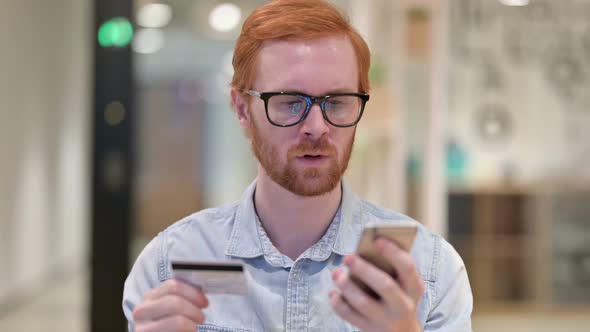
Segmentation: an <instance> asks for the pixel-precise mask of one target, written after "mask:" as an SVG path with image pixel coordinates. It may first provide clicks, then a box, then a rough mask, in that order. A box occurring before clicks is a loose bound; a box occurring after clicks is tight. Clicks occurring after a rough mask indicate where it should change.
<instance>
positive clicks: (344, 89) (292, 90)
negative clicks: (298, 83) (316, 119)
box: [277, 88, 357, 97]
mask: <svg viewBox="0 0 590 332" xmlns="http://www.w3.org/2000/svg"><path fill="white" fill-rule="evenodd" d="M277 91H283V92H287V93H297V94H302V95H306V96H312V95H311V94H309V93H307V92H304V91H300V90H295V89H284V90H277ZM356 92H357V91H355V89H348V88H341V89H334V90H330V91H328V92H325V93H323V94H321V96H329V95H332V94H335V93H356ZM316 97H319V96H316Z"/></svg>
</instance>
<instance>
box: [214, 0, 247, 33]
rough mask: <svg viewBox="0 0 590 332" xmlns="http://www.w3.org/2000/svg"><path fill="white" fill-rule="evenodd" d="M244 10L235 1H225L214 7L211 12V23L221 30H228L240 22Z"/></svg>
mask: <svg viewBox="0 0 590 332" xmlns="http://www.w3.org/2000/svg"><path fill="white" fill-rule="evenodd" d="M241 18H242V11H241V10H240V7H238V6H236V5H234V4H233V3H223V4H221V5H218V6H216V7H215V8H213V10H212V11H211V13H210V14H209V24H210V25H211V27H212V28H213V29H215V30H216V31H219V32H228V31H230V30H232V29H234V28H235V27H237V26H238V24H239V23H240V19H241Z"/></svg>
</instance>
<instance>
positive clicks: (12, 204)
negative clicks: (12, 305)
mask: <svg viewBox="0 0 590 332" xmlns="http://www.w3.org/2000/svg"><path fill="white" fill-rule="evenodd" d="M90 4H91V2H90V1H89V0H52V1H42V0H2V2H1V3H0V115H1V116H0V267H1V268H2V271H3V273H0V304H3V303H7V302H10V301H12V300H16V299H18V298H20V297H21V295H22V294H23V293H28V292H31V293H32V292H34V291H36V290H40V289H43V287H44V282H46V281H49V280H51V279H53V278H55V277H56V276H62V275H67V274H68V272H70V271H75V270H77V269H80V267H82V266H83V264H85V262H86V258H87V256H88V250H87V248H88V245H87V242H88V238H89V237H88V234H87V232H88V227H89V217H88V215H89V203H88V202H89V192H90V190H89V189H90V187H89V183H90V182H89V174H90V173H89V171H90V170H89V165H90V163H89V161H90V160H89V158H90V153H89V147H90V146H91V145H90V137H91V136H90V133H89V128H90V126H89V120H90V112H91V108H90V75H91V67H90V64H91V58H90V55H91V52H90V51H91V49H90V47H91V43H90V40H91V39H90V37H91V36H90V31H91V27H92V26H91V24H92V20H91V15H90V14H91V6H90Z"/></svg>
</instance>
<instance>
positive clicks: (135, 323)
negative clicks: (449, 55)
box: [123, 0, 472, 332]
mask: <svg viewBox="0 0 590 332" xmlns="http://www.w3.org/2000/svg"><path fill="white" fill-rule="evenodd" d="M369 59H370V53H369V50H368V47H367V45H366V43H365V42H364V41H363V39H362V38H361V37H360V35H359V34H358V33H357V32H356V31H355V30H354V29H353V28H352V27H351V26H350V24H349V23H348V22H347V21H346V19H345V18H344V17H343V16H342V15H341V14H340V13H339V12H338V10H336V9H335V8H334V7H332V6H331V5H329V4H327V3H325V2H323V1H318V0H278V1H273V2H271V3H268V4H266V5H264V6H262V7H260V8H258V9H257V10H255V11H254V12H253V13H252V14H251V15H250V16H249V17H248V19H247V20H246V21H245V23H244V25H243V27H242V32H241V35H240V37H239V39H238V41H237V44H236V48H235V53H234V59H233V65H234V70H235V74H234V79H233V81H232V88H231V98H232V105H233V108H234V110H235V111H236V114H237V117H238V120H239V122H240V124H241V126H242V127H243V128H244V129H245V131H246V133H247V136H248V137H249V139H250V140H251V144H252V150H253V151H254V153H255V155H256V157H257V159H258V161H259V167H258V177H257V178H256V180H255V181H254V183H252V185H250V187H249V188H248V189H247V190H246V192H245V193H244V195H243V198H242V200H241V201H240V202H238V203H236V204H230V205H225V206H221V207H218V208H214V209H208V210H204V211H201V212H198V213H196V214H193V215H192V216H189V217H187V218H185V219H183V220H181V221H179V222H177V223H175V224H174V225H172V226H170V227H169V228H168V229H166V230H165V231H163V232H162V233H160V234H159V235H158V236H157V237H156V238H155V239H153V240H152V241H151V243H150V244H149V245H148V246H147V247H146V248H145V249H144V251H143V252H142V253H141V255H140V256H139V258H138V259H137V262H136V263H135V265H134V267H133V270H132V271H131V273H130V275H129V277H128V279H127V281H126V283H125V291H124V299H123V308H124V312H125V315H126V316H127V319H128V320H129V328H130V330H134V331H137V332H140V331H141V332H147V331H195V330H196V329H197V326H198V330H199V331H357V330H359V329H360V330H363V331H397V332H402V331H403V332H412V331H439V332H441V331H449V332H450V331H453V332H454V331H470V330H471V320H470V316H471V311H472V296H471V290H470V286H469V282H468V279H467V274H466V272H465V268H464V265H463V263H462V261H461V258H460V257H459V256H458V255H457V253H456V252H455V251H454V250H453V248H452V247H451V246H450V245H449V244H448V243H447V242H445V241H444V240H443V239H442V238H441V237H439V236H436V235H433V234H431V233H429V232H428V231H427V230H426V229H425V228H424V227H422V226H421V225H419V224H417V223H416V222H414V221H412V220H411V219H409V218H408V217H405V216H403V215H400V214H397V213H394V212H391V211H387V210H384V209H381V208H379V207H376V206H374V205H371V204H369V203H367V202H365V201H362V200H361V199H360V198H358V197H357V196H356V195H355V194H354V193H352V192H351V191H350V189H349V188H348V187H347V186H346V185H345V184H343V183H342V175H343V174H344V171H345V170H346V167H347V164H348V160H349V157H350V153H351V150H352V145H353V141H354V134H355V125H356V124H357V122H358V121H359V120H360V118H361V116H362V113H363V110H364V105H365V103H366V102H367V100H368V95H366V93H367V92H368V90H369V86H368V85H369V84H368V70H369ZM326 96H329V97H326ZM369 222H387V223H408V222H412V223H415V224H417V227H418V234H417V237H416V240H415V242H414V246H413V248H412V251H411V254H408V253H406V252H404V251H402V250H401V249H400V248H398V247H397V246H396V245H395V244H394V243H392V242H389V241H386V240H384V239H378V240H377V241H376V242H375V246H376V247H377V249H378V250H379V251H380V253H381V254H382V255H384V256H385V257H386V258H387V259H388V260H389V262H390V263H391V265H392V266H393V267H394V268H395V269H396V270H397V271H398V277H397V278H393V277H391V276H390V275H388V274H386V273H384V272H382V271H381V270H378V269H377V268H375V267H374V266H372V265H371V264H369V263H368V262H366V261H364V260H363V259H361V258H360V257H359V256H357V255H354V250H355V247H356V244H357V242H358V240H359V236H360V234H361V232H362V229H363V227H364V225H366V224H367V223H369ZM173 259H183V260H240V261H242V262H243V263H244V264H245V266H246V274H247V280H248V294H247V295H245V296H237V295H211V294H204V293H203V291H202V290H200V289H198V288H195V287H192V286H189V285H188V284H185V283H183V282H180V281H178V280H174V279H172V278H171V268H170V261H171V260H173ZM343 265H344V266H345V267H346V268H345V269H344V268H343ZM351 275H355V276H356V277H357V278H359V279H361V280H362V281H363V282H365V283H366V284H367V285H368V286H369V287H370V288H372V289H373V290H374V291H375V292H376V293H378V294H379V296H380V299H379V300H375V299H374V298H372V297H370V296H368V295H367V294H366V293H364V292H363V291H361V290H360V289H359V288H358V287H357V286H356V285H355V284H354V283H352V282H351V279H350V276H351Z"/></svg>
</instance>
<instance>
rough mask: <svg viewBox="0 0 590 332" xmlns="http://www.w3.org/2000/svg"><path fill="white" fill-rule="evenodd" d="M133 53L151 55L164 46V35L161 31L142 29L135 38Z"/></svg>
mask: <svg viewBox="0 0 590 332" xmlns="http://www.w3.org/2000/svg"><path fill="white" fill-rule="evenodd" d="M132 46H133V51H135V52H137V53H142V54H150V53H155V52H157V51H159V50H160V49H161V48H162V46H164V33H163V32H162V30H160V29H140V30H138V31H137V34H136V35H135V38H133V44H132Z"/></svg>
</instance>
